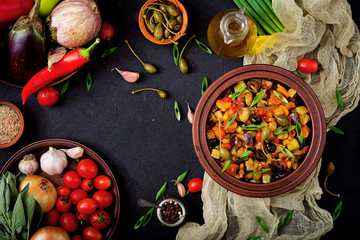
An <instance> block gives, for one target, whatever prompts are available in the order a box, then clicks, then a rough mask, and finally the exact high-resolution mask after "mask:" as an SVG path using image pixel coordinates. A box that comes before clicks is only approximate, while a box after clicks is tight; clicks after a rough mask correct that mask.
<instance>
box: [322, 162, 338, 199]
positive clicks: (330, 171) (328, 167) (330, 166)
mask: <svg viewBox="0 0 360 240" xmlns="http://www.w3.org/2000/svg"><path fill="white" fill-rule="evenodd" d="M334 172H335V165H334V163H333V162H329V163H328V164H327V165H326V178H325V182H324V188H325V190H326V191H327V192H328V193H330V194H331V195H333V196H335V197H340V194H334V193H332V192H330V191H329V190H328V189H327V186H326V182H327V180H328V178H329V177H330V176H331V175H332V174H333V173H334Z"/></svg>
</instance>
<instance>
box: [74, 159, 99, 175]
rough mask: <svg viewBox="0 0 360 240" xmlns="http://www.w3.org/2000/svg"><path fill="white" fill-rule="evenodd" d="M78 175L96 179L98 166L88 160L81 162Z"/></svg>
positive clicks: (78, 166)
mask: <svg viewBox="0 0 360 240" xmlns="http://www.w3.org/2000/svg"><path fill="white" fill-rule="evenodd" d="M76 170H77V172H78V174H79V175H80V176H81V177H83V178H90V179H91V178H94V177H96V175H97V174H98V166H97V165H96V163H95V162H94V161H93V160H91V159H88V158H85V159H83V160H81V161H80V162H79V163H78V165H77V168H76Z"/></svg>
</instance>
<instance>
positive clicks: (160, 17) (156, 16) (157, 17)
mask: <svg viewBox="0 0 360 240" xmlns="http://www.w3.org/2000/svg"><path fill="white" fill-rule="evenodd" d="M153 17H154V19H155V21H156V22H158V23H162V22H164V17H163V15H162V14H161V13H160V12H158V11H154V13H153Z"/></svg>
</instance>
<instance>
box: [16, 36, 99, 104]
mask: <svg viewBox="0 0 360 240" xmlns="http://www.w3.org/2000/svg"><path fill="white" fill-rule="evenodd" d="M99 42H100V39H99V38H97V39H96V41H95V42H94V43H93V44H92V45H91V46H90V47H88V48H77V49H75V50H72V51H70V52H68V53H67V54H65V56H64V57H63V58H62V59H61V60H60V61H59V62H57V63H54V65H53V66H52V68H51V72H49V70H48V67H45V68H43V69H42V70H40V71H39V72H38V73H36V74H35V75H34V76H33V77H32V78H31V79H30V80H29V82H27V83H26V85H25V86H24V88H23V90H22V92H21V97H22V103H23V104H25V102H26V100H27V99H28V98H29V97H30V96H31V95H32V94H33V93H35V92H36V91H38V90H40V89H41V88H43V87H45V86H46V85H48V84H49V83H51V82H52V81H54V80H56V79H58V78H59V77H62V76H65V75H66V74H69V73H71V72H73V71H75V70H76V69H78V68H80V67H82V66H83V65H84V64H85V63H87V62H89V61H90V51H91V50H92V49H93V48H94V47H95V46H96V45H97V44H98V43H99Z"/></svg>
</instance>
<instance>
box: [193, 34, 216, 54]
mask: <svg viewBox="0 0 360 240" xmlns="http://www.w3.org/2000/svg"><path fill="white" fill-rule="evenodd" d="M195 42H196V43H197V45H198V46H199V47H200V48H201V49H202V50H203V51H204V52H206V53H208V54H212V51H211V50H210V48H209V47H208V46H206V45H205V44H204V43H202V42H200V41H199V40H197V39H196V38H195Z"/></svg>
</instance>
